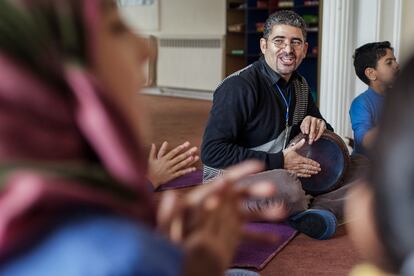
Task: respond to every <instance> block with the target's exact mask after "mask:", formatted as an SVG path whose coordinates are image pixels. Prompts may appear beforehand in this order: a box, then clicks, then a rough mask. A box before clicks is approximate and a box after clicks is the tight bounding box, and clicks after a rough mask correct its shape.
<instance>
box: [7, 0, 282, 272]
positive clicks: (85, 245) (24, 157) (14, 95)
mask: <svg viewBox="0 0 414 276" xmlns="http://www.w3.org/2000/svg"><path fill="white" fill-rule="evenodd" d="M149 55H150V52H149V49H148V48H147V46H146V44H145V43H143V40H142V39H141V38H139V37H137V36H135V35H134V34H132V32H131V31H130V30H129V29H128V27H127V26H126V25H125V24H124V23H123V22H122V20H121V19H120V17H119V14H118V12H117V9H116V5H115V2H114V1H110V0H107V1H106V0H102V1H100V0H88V1H81V0H20V1H19V0H13V1H11V0H10V1H1V2H0V72H1V73H0V275H13V276H18V275H207V274H208V275H220V274H223V273H224V271H225V269H226V268H227V267H228V266H229V265H230V262H231V259H232V257H233V253H234V251H235V248H236V246H237V244H238V241H239V238H240V237H241V236H242V235H244V233H243V232H242V230H241V227H242V225H243V223H244V222H246V221H247V219H248V218H249V217H248V214H247V213H245V212H244V209H243V208H242V201H243V200H245V199H246V198H247V197H249V196H255V197H262V196H264V197H266V196H271V195H272V193H273V192H274V191H273V190H272V187H269V186H268V185H266V184H265V183H263V184H262V185H255V186H249V187H244V188H243V187H240V186H238V185H233V184H234V183H235V182H236V181H237V180H238V179H239V178H241V177H243V176H245V175H247V174H251V173H256V172H258V171H260V170H261V169H262V167H261V165H260V164H258V163H254V162H253V163H252V162H250V163H245V164H242V165H240V166H239V167H235V168H234V169H233V170H229V172H228V173H227V174H226V175H225V176H224V177H223V178H221V179H218V180H217V181H216V182H215V184H213V185H211V186H210V185H209V186H207V187H201V188H199V189H196V190H194V191H193V192H190V193H188V194H186V195H184V196H183V197H182V198H180V200H178V199H177V196H176V195H175V194H174V193H166V194H165V195H164V197H163V198H162V199H161V201H160V205H159V207H158V215H157V216H156V215H155V209H156V206H155V204H154V203H153V200H152V199H151V194H150V193H149V191H148V190H147V187H146V185H145V178H146V165H147V160H146V157H145V155H144V154H143V152H142V148H141V143H142V142H141V141H142V140H143V138H142V136H141V134H143V133H144V132H145V130H143V125H144V123H143V122H142V120H141V119H142V116H140V115H141V114H139V113H137V112H139V111H140V110H141V108H142V103H141V102H140V101H134V97H136V96H137V95H136V92H137V91H139V90H140V89H141V87H142V84H143V83H144V73H143V69H142V67H143V64H144V62H145V61H146V60H147V58H148V57H149ZM140 104H141V106H140ZM262 215H264V216H267V219H270V218H274V219H277V218H278V217H281V216H282V215H283V209H282V208H280V209H279V210H273V212H272V214H262ZM156 217H157V218H158V228H159V231H155V230H154V229H153V228H154V226H155V224H156ZM162 233H163V234H164V236H163V235H162ZM165 236H167V237H165Z"/></svg>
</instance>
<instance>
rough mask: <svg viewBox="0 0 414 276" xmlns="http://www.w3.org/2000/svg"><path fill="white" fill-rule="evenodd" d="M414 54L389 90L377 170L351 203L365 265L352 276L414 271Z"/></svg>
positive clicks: (376, 153)
mask: <svg viewBox="0 0 414 276" xmlns="http://www.w3.org/2000/svg"><path fill="white" fill-rule="evenodd" d="M413 70H414V57H413V58H411V60H410V61H409V62H408V63H407V65H406V66H405V68H404V69H403V70H402V72H401V75H400V76H399V77H398V78H397V80H396V82H395V85H394V88H393V91H392V93H386V96H385V97H386V98H385V101H384V110H383V116H382V118H381V120H380V124H379V128H378V133H379V134H381V135H377V137H376V138H375V140H374V145H373V150H372V152H371V153H370V154H371V156H370V157H371V159H372V162H373V163H372V169H371V170H370V173H369V174H368V177H367V179H366V180H365V181H363V183H360V184H362V185H355V186H354V187H355V188H354V189H353V190H351V192H350V195H349V199H348V201H347V204H346V214H347V217H348V218H349V219H350V220H352V222H351V223H349V225H348V226H349V229H348V230H349V232H350V235H351V238H352V240H353V242H354V245H355V247H356V248H357V249H359V252H360V253H361V255H362V257H363V258H364V259H365V261H366V262H367V263H366V264H363V265H359V266H357V267H356V268H355V269H354V270H353V271H352V273H351V275H352V276H370V275H414V235H413V233H414V174H413V171H414V147H413V141H414V128H413V127H412V125H413V120H414V89H413V86H414V78H413V77H412V72H413Z"/></svg>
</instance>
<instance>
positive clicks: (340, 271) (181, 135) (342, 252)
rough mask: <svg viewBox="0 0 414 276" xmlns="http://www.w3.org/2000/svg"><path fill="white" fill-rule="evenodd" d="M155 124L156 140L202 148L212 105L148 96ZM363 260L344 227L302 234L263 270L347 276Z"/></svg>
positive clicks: (287, 273) (271, 273) (153, 130)
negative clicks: (316, 235) (331, 233)
mask: <svg viewBox="0 0 414 276" xmlns="http://www.w3.org/2000/svg"><path fill="white" fill-rule="evenodd" d="M143 100H145V101H146V104H145V107H146V109H147V114H148V115H149V119H150V121H151V128H152V134H153V135H152V141H154V142H155V143H156V144H158V145H159V144H161V143H162V141H164V140H168V141H169V142H170V144H171V145H172V146H175V145H178V144H179V143H181V142H184V141H190V142H191V143H192V144H193V145H196V146H200V144H201V139H202V135H203V131H204V126H205V123H206V121H207V118H208V112H209V110H210V108H211V102H209V101H200V100H189V99H180V98H172V97H161V96H148V95H144V96H143ZM358 261H360V259H359V258H358V256H357V255H356V253H355V250H354V249H353V248H352V247H351V243H350V240H349V237H348V236H347V235H346V230H345V228H344V227H341V228H339V230H338V233H337V234H336V236H335V237H334V238H333V239H331V240H328V241H315V240H313V239H311V238H308V237H307V236H305V235H303V234H300V235H298V236H297V237H296V238H294V239H293V240H292V241H291V242H290V243H289V244H288V245H287V246H286V247H285V248H284V249H283V250H282V251H281V252H280V253H279V254H278V255H277V256H276V257H275V258H274V259H273V260H272V261H271V262H270V263H269V265H267V266H266V267H265V268H264V269H263V270H262V271H260V274H261V275H264V276H266V275H289V276H299V275H332V276H341V275H347V274H348V273H349V271H350V269H351V267H352V266H353V265H355V264H356V263H357V262H358Z"/></svg>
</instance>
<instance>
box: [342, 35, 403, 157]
mask: <svg viewBox="0 0 414 276" xmlns="http://www.w3.org/2000/svg"><path fill="white" fill-rule="evenodd" d="M354 67H355V72H356V74H357V76H358V77H359V78H360V79H361V80H362V81H363V82H364V83H366V84H367V85H368V86H369V87H368V89H367V90H366V91H365V92H363V93H362V94H360V95H359V96H358V97H356V98H355V99H354V100H353V102H352V104H351V108H350V110H349V115H350V116H351V123H352V130H353V131H354V140H355V147H354V153H359V154H366V153H367V150H368V149H369V148H370V147H371V145H372V143H373V140H374V138H375V136H376V135H377V125H378V121H379V119H380V116H381V110H382V105H383V102H384V95H385V91H386V90H387V89H388V88H390V87H391V86H392V84H393V82H394V81H395V78H396V76H397V74H398V72H399V70H400V66H399V64H398V62H397V60H396V58H395V56H394V51H393V48H392V47H391V44H390V43H389V42H388V41H384V42H373V43H368V44H365V45H363V46H361V47H359V48H358V49H356V50H355V54H354Z"/></svg>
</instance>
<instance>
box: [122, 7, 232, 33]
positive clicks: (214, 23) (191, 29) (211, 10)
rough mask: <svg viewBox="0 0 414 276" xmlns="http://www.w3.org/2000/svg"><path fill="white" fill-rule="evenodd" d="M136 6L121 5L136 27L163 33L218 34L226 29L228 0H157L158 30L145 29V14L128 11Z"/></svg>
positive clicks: (147, 31)
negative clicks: (137, 14) (138, 14)
mask: <svg viewBox="0 0 414 276" xmlns="http://www.w3.org/2000/svg"><path fill="white" fill-rule="evenodd" d="M135 8H136V7H122V8H121V11H122V10H124V11H126V13H125V15H126V18H127V20H128V21H129V22H130V23H131V24H132V26H133V28H134V29H135V30H138V31H140V32H141V33H142V32H144V33H146V34H152V35H155V36H164V35H196V36H202V35H219V36H222V35H224V34H225V32H226V27H225V25H226V24H225V23H226V1H225V0H158V9H159V10H158V20H159V29H158V30H142V28H140V26H143V25H147V22H146V21H143V20H148V19H146V18H145V17H137V16H134V12H128V10H133V9H135Z"/></svg>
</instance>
